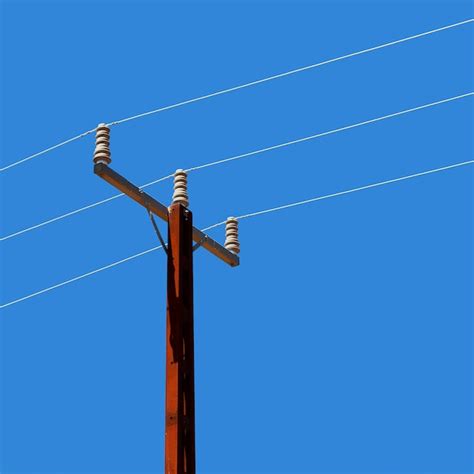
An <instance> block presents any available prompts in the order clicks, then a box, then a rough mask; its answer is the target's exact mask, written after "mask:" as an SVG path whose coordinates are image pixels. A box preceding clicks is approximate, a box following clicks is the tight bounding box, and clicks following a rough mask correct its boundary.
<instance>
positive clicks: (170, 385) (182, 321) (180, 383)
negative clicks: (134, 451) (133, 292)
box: [165, 203, 196, 474]
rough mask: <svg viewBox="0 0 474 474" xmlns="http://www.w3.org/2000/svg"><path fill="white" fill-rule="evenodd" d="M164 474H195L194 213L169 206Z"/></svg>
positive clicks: (179, 207) (179, 206)
mask: <svg viewBox="0 0 474 474" xmlns="http://www.w3.org/2000/svg"><path fill="white" fill-rule="evenodd" d="M168 223H169V224H168V294H167V298H168V301H167V310H166V401H165V404H166V409H165V416H166V421H165V474H185V473H186V474H194V473H195V472H196V454H195V421H194V328H193V249H192V242H193V239H192V235H193V224H192V213H191V211H189V210H188V209H187V208H185V207H184V206H183V205H182V204H180V203H175V204H172V205H171V206H170V208H169V220H168Z"/></svg>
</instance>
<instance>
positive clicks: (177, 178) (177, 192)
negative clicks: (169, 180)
mask: <svg viewBox="0 0 474 474" xmlns="http://www.w3.org/2000/svg"><path fill="white" fill-rule="evenodd" d="M178 202H179V203H181V204H182V205H183V206H184V207H188V206H189V196H188V174H187V173H186V171H184V170H176V172H175V174H174V192H173V204H176V203H178Z"/></svg>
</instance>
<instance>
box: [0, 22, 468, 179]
mask: <svg viewBox="0 0 474 474" xmlns="http://www.w3.org/2000/svg"><path fill="white" fill-rule="evenodd" d="M473 21H474V18H468V19H467V20H463V21H459V22H456V23H451V24H449V25H445V26H442V27H439V28H435V29H432V30H428V31H424V32H422V33H418V34H415V35H411V36H407V37H405V38H401V39H398V40H394V41H390V42H388V43H383V44H380V45H377V46H373V47H371V48H366V49H362V50H360V51H355V52H353V53H349V54H345V55H343V56H338V57H336V58H332V59H327V60H325V61H321V62H318V63H314V64H310V65H307V66H303V67H300V68H296V69H291V70H289V71H285V72H282V73H279V74H275V75H272V76H268V77H265V78H263V79H258V80H256V81H251V82H247V83H245V84H240V85H238V86H234V87H230V88H228V89H222V90H220V91H217V92H212V93H210V94H206V95H202V96H199V97H195V98H192V99H188V100H184V101H182V102H177V103H175V104H171V105H167V106H164V107H160V108H157V109H153V110H149V111H148V112H143V113H140V114H137V115H132V116H130V117H125V118H123V119H120V120H115V121H112V122H109V123H108V124H107V125H108V126H114V125H119V124H122V123H125V122H129V121H131V120H136V119H139V118H142V117H146V116H148V115H153V114H157V113H159V112H164V111H166V110H171V109H175V108H178V107H182V106H184V105H188V104H192V103H194V102H199V101H202V100H206V99H210V98H212V97H217V96H220V95H223V94H228V93H230V92H234V91H237V90H241V89H245V88H248V87H252V86H255V85H257V84H262V83H265V82H268V81H272V80H275V79H279V78H282V77H286V76H290V75H293V74H297V73H300V72H303V71H307V70H310V69H315V68H317V67H321V66H324V65H326V64H331V63H335V62H338V61H342V60H345V59H349V58H352V57H355V56H359V55H362V54H366V53H370V52H372V51H377V50H379V49H383V48H387V47H389V46H394V45H396V44H401V43H405V42H407V41H411V40H414V39H417V38H422V37H424V36H428V35H431V34H434V33H438V32H441V31H445V30H449V29H451V28H456V27H459V26H462V25H466V24H468V23H472V22H473ZM94 131H95V128H93V129H91V130H88V131H86V132H83V133H81V134H79V135H76V136H74V137H72V138H70V139H68V140H65V141H63V142H61V143H58V144H56V145H53V146H51V147H49V148H46V149H44V150H42V151H39V152H37V153H34V154H32V155H29V156H27V157H25V158H22V159H21V160H18V161H15V162H13V163H10V164H8V165H6V166H4V167H2V168H0V172H3V171H6V170H8V169H11V168H13V167H15V166H18V165H20V164H22V163H25V162H27V161H30V160H31V159H33V158H36V157H38V156H41V155H44V154H45V153H47V152H49V151H52V150H55V149H57V148H59V147H62V146H64V145H66V144H68V143H71V142H73V141H75V140H79V139H80V138H82V137H85V136H86V135H89V134H91V133H93V132H94Z"/></svg>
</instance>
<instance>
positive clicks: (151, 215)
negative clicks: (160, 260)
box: [147, 209, 168, 255]
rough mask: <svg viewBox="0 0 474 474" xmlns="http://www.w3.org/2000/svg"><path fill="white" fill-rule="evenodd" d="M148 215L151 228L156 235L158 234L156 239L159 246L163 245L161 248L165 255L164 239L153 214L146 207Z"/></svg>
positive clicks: (166, 251)
mask: <svg viewBox="0 0 474 474" xmlns="http://www.w3.org/2000/svg"><path fill="white" fill-rule="evenodd" d="M147 212H148V215H149V216H150V220H151V223H152V224H153V228H154V229H155V232H156V235H157V236H158V239H159V241H160V244H161V246H162V247H163V250H164V251H165V253H166V255H168V247H167V245H166V244H165V241H164V240H163V237H162V236H161V232H160V229H159V228H158V226H157V224H156V222H155V218H154V217H153V214H152V213H151V211H150V210H149V209H147Z"/></svg>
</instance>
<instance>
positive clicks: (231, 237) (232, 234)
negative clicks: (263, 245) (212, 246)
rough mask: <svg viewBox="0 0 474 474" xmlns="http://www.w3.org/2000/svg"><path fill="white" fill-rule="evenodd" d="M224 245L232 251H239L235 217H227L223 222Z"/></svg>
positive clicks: (237, 228) (237, 225) (237, 223)
mask: <svg viewBox="0 0 474 474" xmlns="http://www.w3.org/2000/svg"><path fill="white" fill-rule="evenodd" d="M224 247H225V248H226V249H227V250H230V251H231V252H234V253H239V252H240V243H239V222H238V221H237V219H236V218H235V217H228V218H227V221H226V223H225V243H224Z"/></svg>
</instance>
